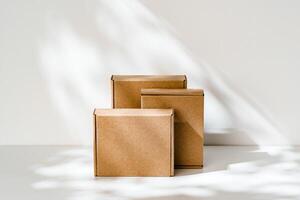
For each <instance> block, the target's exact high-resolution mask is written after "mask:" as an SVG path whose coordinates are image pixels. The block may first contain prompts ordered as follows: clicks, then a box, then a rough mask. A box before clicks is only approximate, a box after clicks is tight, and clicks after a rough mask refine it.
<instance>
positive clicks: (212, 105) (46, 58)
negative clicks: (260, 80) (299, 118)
mask: <svg viewBox="0 0 300 200" xmlns="http://www.w3.org/2000/svg"><path fill="white" fill-rule="evenodd" d="M13 2H14V3H15V4H16V5H17V4H19V3H20V2H19V1H13ZM24 4H26V5H24V6H23V7H22V9H23V10H20V11H21V13H25V14H26V15H25V16H24V18H23V19H21V20H22V21H23V22H24V24H30V25H32V26H33V27H28V28H32V32H30V33H31V34H30V37H28V40H29V43H30V45H31V47H32V48H33V49H32V51H33V53H32V54H30V55H27V56H28V57H30V58H32V59H33V60H34V61H33V63H35V64H34V65H33V66H36V67H37V70H39V73H40V74H41V75H42V78H39V79H38V81H37V82H36V83H41V85H43V86H44V85H45V87H47V90H48V91H49V95H50V97H51V99H52V102H53V104H51V106H50V105H49V104H50V103H49V104H48V103H45V104H44V105H37V106H39V108H40V109H43V108H44V109H46V111H47V113H48V112H49V113H53V112H54V111H53V110H52V109H51V107H53V108H54V109H55V110H56V111H57V112H55V114H52V115H47V116H45V118H44V120H42V122H41V123H40V124H41V125H40V128H42V127H44V126H45V125H46V124H47V123H50V126H49V124H47V125H48V126H49V130H51V132H52V133H55V134H57V137H56V136H55V137H56V138H60V139H59V140H58V139H54V140H51V142H53V143H56V142H57V143H59V141H62V143H65V144H66V143H70V144H90V141H91V139H90V138H92V137H91V136H90V135H89V136H88V137H87V133H89V134H90V133H91V132H92V131H91V130H92V128H91V113H92V110H93V108H95V107H110V99H111V98H110V85H109V79H110V75H111V74H174V73H175V74H187V76H188V78H189V86H192V87H201V88H204V89H205V91H206V102H205V111H206V116H205V118H206V143H207V144H287V143H288V141H286V140H285V138H283V137H282V135H281V134H280V132H279V131H278V129H277V127H276V126H275V125H274V123H273V122H272V120H271V118H270V117H269V116H268V114H267V113H266V112H264V111H263V109H262V108H261V107H260V106H259V105H258V104H257V103H255V101H254V100H253V99H251V98H250V97H249V96H246V95H242V94H241V91H240V89H239V88H237V87H236V86H234V85H231V84H230V82H229V80H227V79H226V77H225V75H224V74H222V73H221V72H218V71H215V70H214V68H213V67H211V66H209V65H208V64H206V63H204V62H202V61H199V60H198V59H197V62H195V61H194V60H193V56H192V54H191V53H190V52H188V51H187V50H186V49H185V48H184V46H183V44H181V43H180V42H179V40H177V39H176V38H175V37H174V36H173V35H172V34H171V32H170V30H168V28H166V27H169V26H170V25H167V24H164V23H162V21H161V20H160V19H158V18H157V17H156V16H154V15H153V14H152V13H151V11H150V10H149V9H147V8H146V7H145V6H144V5H143V4H141V3H140V2H139V1H137V0H133V1H124V0H122V1H121V0H120V1H118V0H116V1H111V0H91V1H70V0H63V1H58V0H54V1H47V2H42V3H40V2H36V1H33V0H31V1H26V3H25V2H24ZM16 5H15V7H18V6H16ZM28 5H30V6H28ZM12 7H14V6H12ZM33 23H34V24H33ZM23 51H26V50H25V49H23ZM37 76H39V75H37ZM40 79H42V80H43V81H45V82H43V81H41V80H40ZM36 83H35V84H36ZM38 85H39V84H38ZM36 91H37V92H38V93H37V95H40V96H41V97H39V98H41V99H42V100H43V101H48V100H47V98H46V97H44V96H46V94H44V92H43V91H44V90H43V88H41V89H40V91H42V92H39V90H36ZM47 95H48V94H47ZM28 98H29V97H28ZM27 103H28V104H30V103H32V102H30V99H28V102H27ZM34 111H35V112H36V113H33V114H34V115H41V110H39V109H37V110H34ZM58 117H62V118H61V119H62V120H60V118H58ZM28 120H30V119H29V118H28ZM46 122H47V123H46ZM35 124H36V122H35V121H34V122H32V127H27V128H26V129H27V130H31V129H32V130H33V127H35V126H34V125H35ZM58 124H59V126H60V127H58ZM53 127H57V128H53ZM30 128H31V129H30ZM38 130H40V129H38ZM38 130H33V131H38ZM45 131H47V130H45ZM51 132H49V133H47V135H51ZM66 133H69V135H68V136H66ZM58 135H59V136H58ZM64 136H65V137H64ZM29 138H30V137H29ZM219 138H220V139H219ZM41 139H42V141H44V142H45V140H44V138H41ZM42 141H40V142H41V143H42ZM29 142H30V141H29Z"/></svg>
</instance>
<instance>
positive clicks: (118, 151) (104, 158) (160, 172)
mask: <svg viewBox="0 0 300 200" xmlns="http://www.w3.org/2000/svg"><path fill="white" fill-rule="evenodd" d="M94 116H95V117H94V118H95V144H94V150H95V151H94V152H95V154H94V163H95V166H94V167H95V171H94V172H95V176H173V175H174V157H173V156H174V152H173V151H174V150H173V145H174V144H173V142H174V139H173V137H174V135H173V134H174V132H173V131H174V128H173V124H174V121H173V120H174V117H173V116H174V115H173V110H172V109H96V110H95V112H94Z"/></svg>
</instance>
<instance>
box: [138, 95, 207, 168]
mask: <svg viewBox="0 0 300 200" xmlns="http://www.w3.org/2000/svg"><path fill="white" fill-rule="evenodd" d="M141 106H142V108H173V109H174V112H175V131H174V134H175V137H174V143H175V146H174V149H175V155H174V156H175V168H201V167H202V166H203V142H204V134H203V124H204V119H203V109H204V93H203V90H191V89H182V90H172V89H170V90H168V89H143V90H142V91H141Z"/></svg>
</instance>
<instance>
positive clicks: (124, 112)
mask: <svg viewBox="0 0 300 200" xmlns="http://www.w3.org/2000/svg"><path fill="white" fill-rule="evenodd" d="M94 115H96V116H171V115H173V109H135V108H133V109H123V108H119V109H95V110H94Z"/></svg>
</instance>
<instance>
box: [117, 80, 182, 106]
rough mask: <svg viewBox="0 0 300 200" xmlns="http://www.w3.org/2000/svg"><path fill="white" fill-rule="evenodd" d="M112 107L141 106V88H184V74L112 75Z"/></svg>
mask: <svg viewBox="0 0 300 200" xmlns="http://www.w3.org/2000/svg"><path fill="white" fill-rule="evenodd" d="M111 85H112V107H113V108H141V96H140V92H141V89H142V88H170V89H176V88H177V89H183V88H186V85H187V80H186V76H185V75H170V76H161V75H152V76H146V75H126V76H124V75H113V76H112V77H111Z"/></svg>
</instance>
